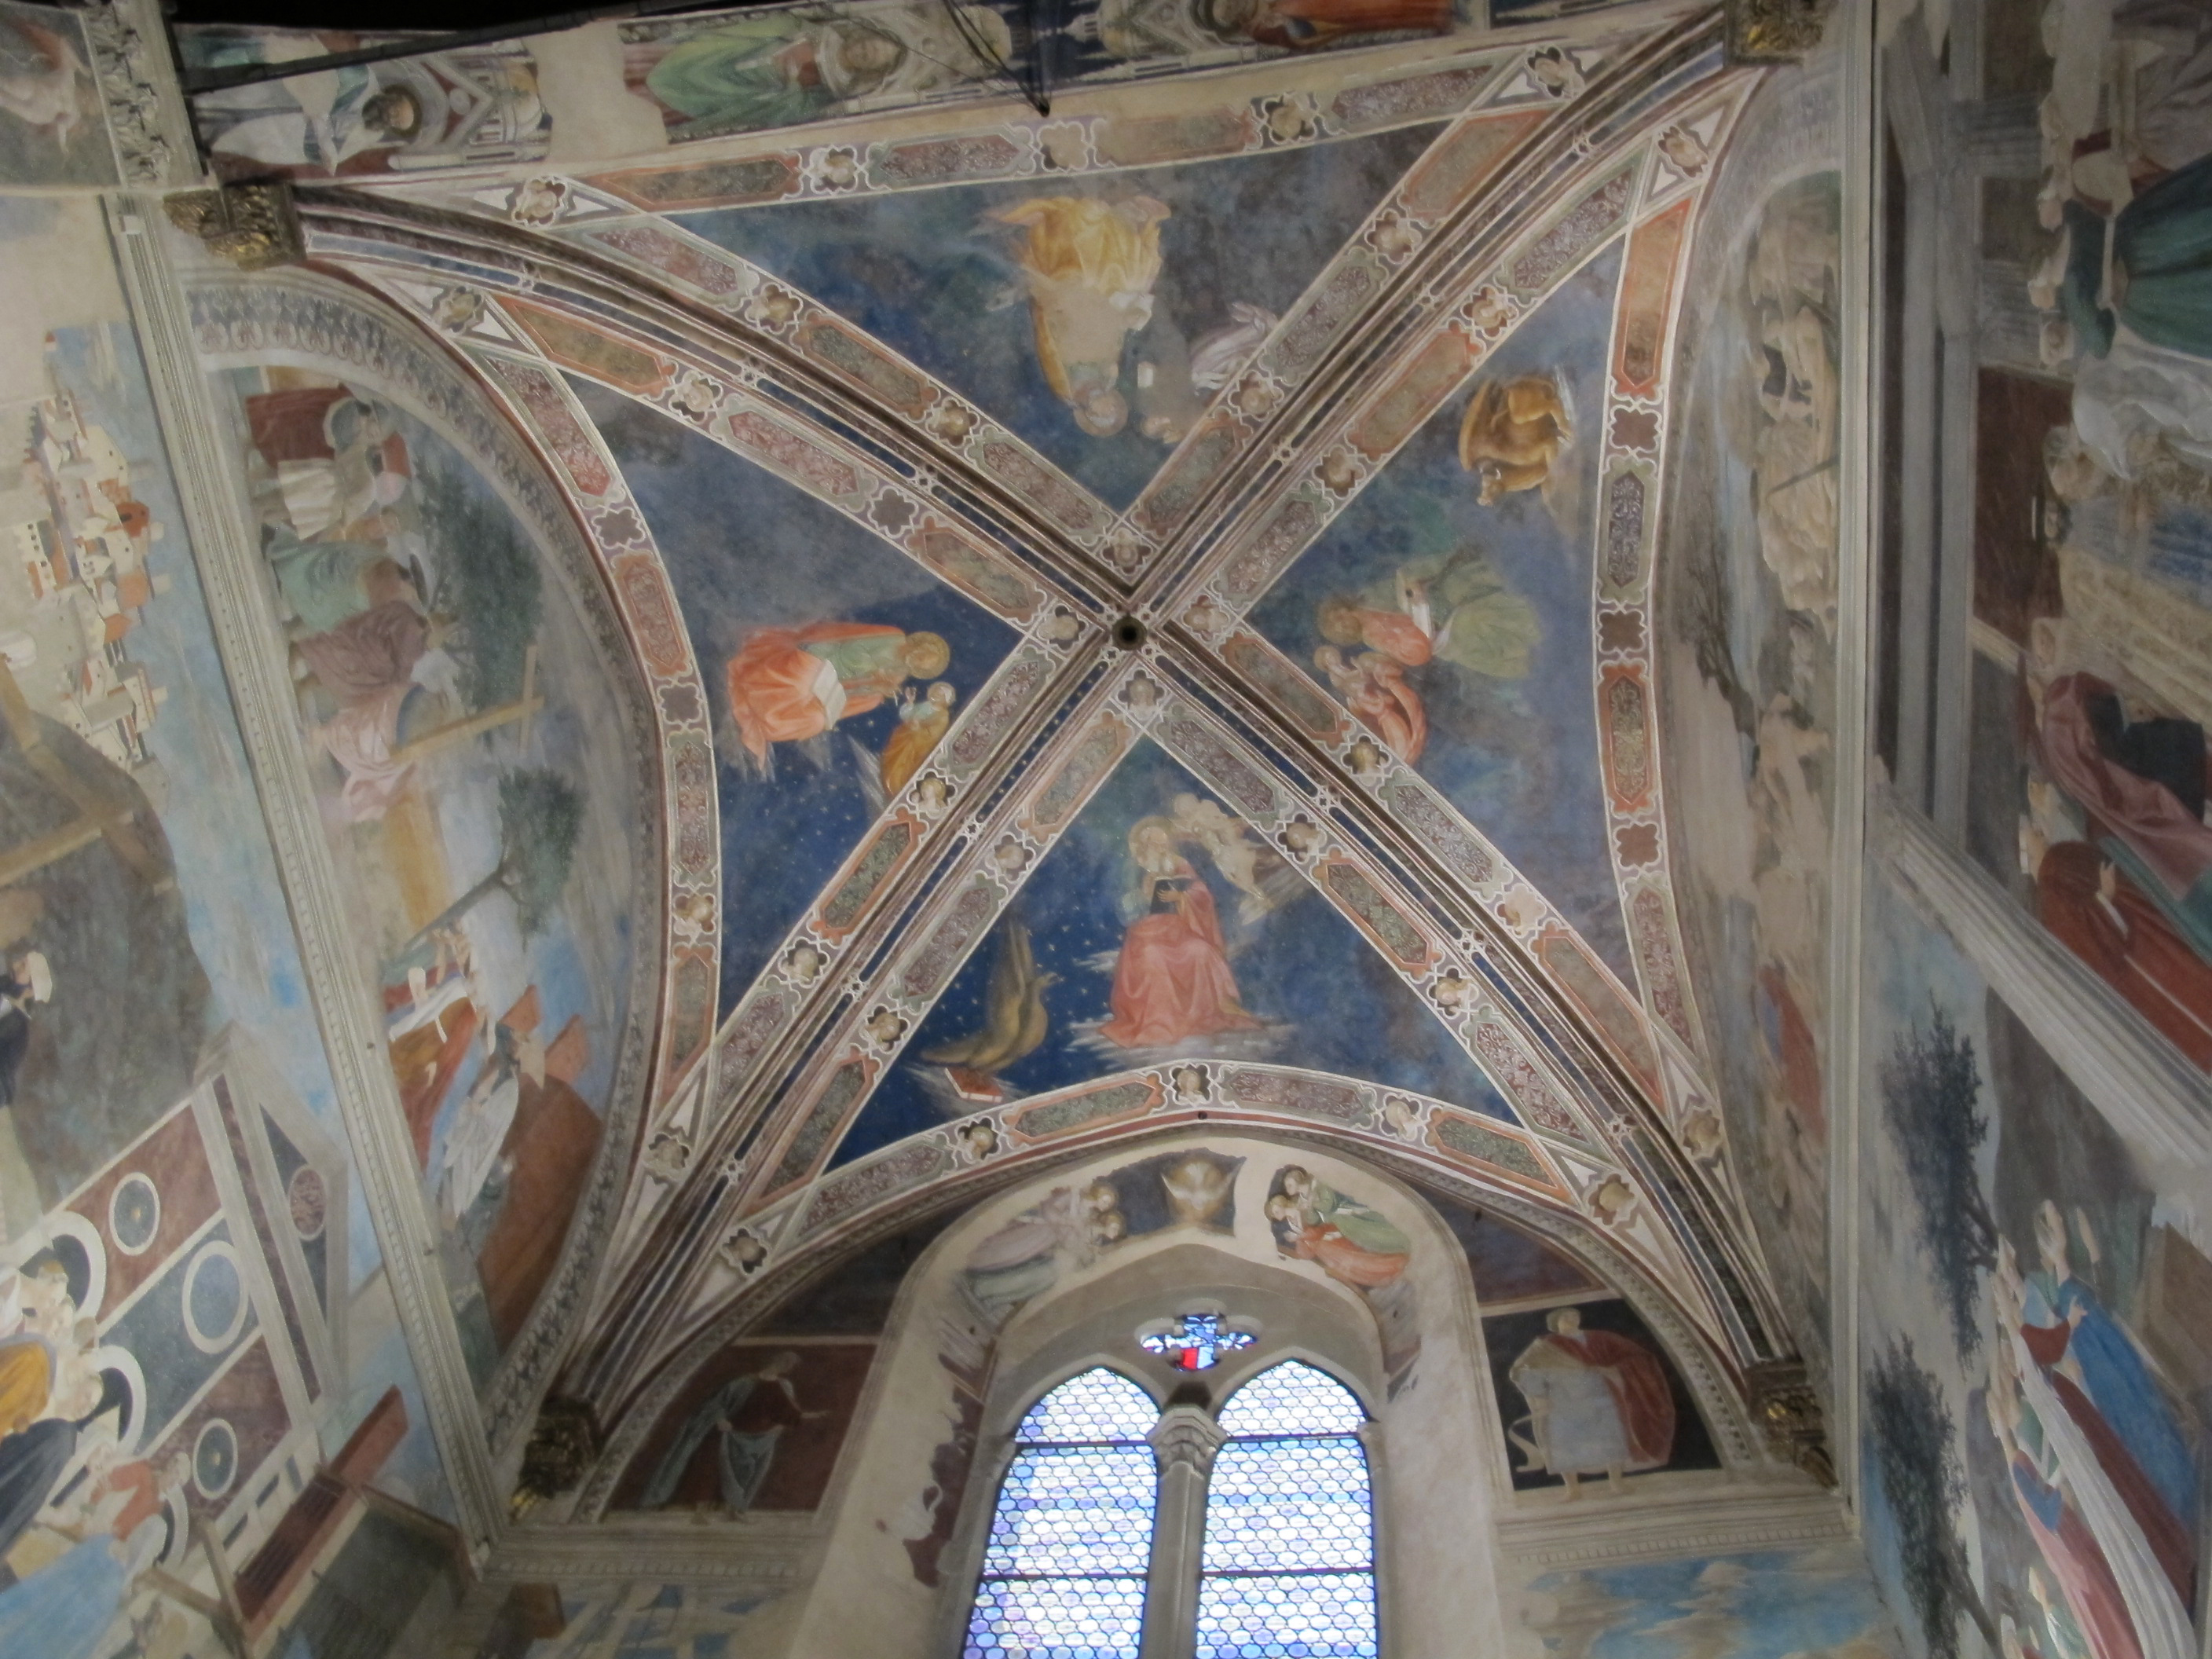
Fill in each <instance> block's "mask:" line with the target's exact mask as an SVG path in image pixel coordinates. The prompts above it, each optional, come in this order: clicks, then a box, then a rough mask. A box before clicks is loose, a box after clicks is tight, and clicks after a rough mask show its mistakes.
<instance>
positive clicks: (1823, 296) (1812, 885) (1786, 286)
mask: <svg viewBox="0 0 2212 1659" xmlns="http://www.w3.org/2000/svg"><path fill="white" fill-rule="evenodd" d="M1834 85H1835V83H1834V80H1833V77H1832V75H1831V76H1826V77H1822V78H1820V79H1818V80H1813V79H1810V78H1809V77H1793V78H1791V79H1788V80H1784V81H1781V82H1777V83H1776V84H1775V85H1774V86H1773V87H1772V88H1770V89H1769V91H1768V92H1767V93H1766V94H1764V95H1762V97H1761V98H1760V99H1759V100H1757V101H1755V102H1754V103H1753V106H1752V107H1751V109H1750V110H1749V111H1748V112H1747V114H1746V117H1745V120H1746V124H1747V131H1746V133H1745V135H1744V137H1743V139H1742V140H1740V142H1747V143H1754V144H1755V143H1760V142H1763V141H1764V140H1765V139H1766V138H1770V137H1771V139H1772V140H1773V141H1774V142H1775V143H1776V144H1777V145H1778V146H1779V145H1780V144H1781V143H1782V142H1783V140H1784V136H1785V135H1787V134H1788V133H1789V132H1790V130H1791V128H1792V127H1793V126H1795V125H1798V124H1808V125H1815V126H1816V127H1817V125H1818V124H1820V123H1821V122H1824V121H1825V120H1826V119H1828V118H1830V117H1832V112H1833V106H1834ZM1730 182H1731V184H1732V185H1734V186H1735V187H1736V188H1737V189H1738V190H1739V191H1740V194H1741V196H1742V197H1744V198H1745V199H1744V209H1745V210H1744V211H1743V213H1742V215H1741V220H1740V224H1741V229H1740V230H1739V231H1738V232H1737V233H1736V234H1733V235H1729V236H1717V237H1715V238H1713V239H1711V240H1710V241H1707V242H1704V243H1701V245H1700V246H1699V249H1698V251H1697V252H1696V253H1695V255H1694V256H1693V257H1694V258H1695V259H1696V261H1697V265H1696V266H1695V268H1693V270H1692V275H1691V277H1690V279H1689V282H1688V284H1687V289H1686V292H1687V293H1688V294H1690V295H1692V296H1711V297H1710V298H1709V299H1707V300H1706V301H1705V303H1704V304H1703V305H1702V306H1700V305H1699V304H1696V303H1694V302H1693V303H1692V307H1691V308H1690V312H1689V314H1688V315H1687V316H1686V319H1685V321H1684V325H1683V338H1682V344H1681V348H1680V349H1681V354H1682V358H1681V361H1682V364H1683V373H1684V374H1685V386H1686V396H1685V398H1684V401H1683V404H1682V408H1681V412H1680V414H1679V415H1678V416H1676V420H1677V422H1678V424H1677V426H1676V428H1675V433H1676V439H1675V441H1676V442H1677V443H1678V444H1679V445H1680V459H1679V461H1678V462H1677V463H1676V465H1675V469H1674V483H1673V485H1672V488H1673V491H1674V494H1673V498H1672V503H1671V506H1670V509H1669V513H1670V516H1669V519H1668V531H1667V535H1668V542H1667V547H1668V552H1669V556H1668V557H1667V558H1664V559H1662V561H1661V563H1660V568H1661V573H1662V591H1663V597H1662V605H1664V612H1663V615H1664V618H1665V620H1664V622H1663V623H1662V636H1661V637H1662V662H1661V671H1660V673H1659V689H1660V702H1661V707H1662V718H1663V719H1664V721H1665V728H1664V729H1665V731H1666V734H1667V737H1668V746H1667V750H1666V756H1667V762H1668V770H1669V775H1670V777H1671V778H1672V780H1673V784H1672V787H1671V790H1670V799H1673V800H1674V801H1675V802H1676V803H1678V804H1680V805H1682V807H1683V814H1684V816H1683V818H1682V820H1681V822H1680V825H1679V826H1678V829H1677V833H1676V835H1675V836H1674V846H1675V848H1677V850H1678V856H1679V863H1678V866H1677V872H1678V873H1677V885H1676V891H1677V893H1678V895H1680V897H1681V899H1682V901H1683V921H1684V928H1685V934H1686V945H1687V946H1688V948H1689V950H1690V951H1691V953H1692V959H1693V960H1694V961H1696V963H1698V965H1699V967H1700V968H1702V969H1704V970H1705V975H1706V976H1707V977H1706V979H1705V987H1704V997H1703V1006H1705V1011H1706V1013H1707V1017H1708V1018H1709V1020H1710V1021H1711V1024H1712V1025H1713V1027H1714V1030H1713V1033H1712V1035H1713V1036H1714V1037H1715V1038H1716V1042H1715V1043H1714V1047H1713V1054H1714V1058H1715V1062H1716V1064H1717V1066H1718V1067H1719V1068H1720V1072H1721V1076H1720V1079H1719V1081H1720V1083H1721V1084H1722V1085H1723V1086H1722V1088H1721V1091H1720V1093H1721V1097H1722V1099H1723V1101H1724V1102H1725V1103H1726V1105H1727V1108H1728V1111H1729V1121H1728V1127H1729V1134H1730V1136H1731V1139H1732V1142H1733V1144H1734V1146H1735V1147H1736V1148H1737V1149H1738V1150H1739V1151H1740V1152H1748V1153H1755V1155H1756V1157H1757V1159H1758V1164H1759V1168H1760V1170H1761V1172H1762V1173H1761V1176H1760V1178H1759V1181H1758V1182H1756V1184H1755V1186H1754V1187H1753V1189H1752V1190H1751V1191H1750V1192H1749V1193H1748V1194H1747V1196H1748V1198H1749V1200H1750V1202H1751V1203H1752V1204H1753V1206H1755V1208H1756V1212H1757V1213H1758V1215H1759V1220H1760V1223H1761V1225H1762V1227H1763V1229H1764V1230H1765V1233H1766V1235H1767V1237H1768V1238H1769V1239H1770V1240H1771V1253H1772V1257H1773V1260H1774V1261H1775V1266H1776V1269H1777V1272H1778V1273H1779V1274H1781V1275H1782V1276H1783V1278H1784V1281H1785V1284H1784V1288H1785V1293H1786V1294H1787V1295H1788V1296H1789V1297H1790V1301H1791V1302H1792V1303H1793V1304H1796V1306H1798V1307H1801V1308H1802V1309H1803V1310H1804V1312H1805V1318H1804V1320H1803V1321H1802V1328H1803V1329H1804V1330H1805V1332H1806V1333H1807V1334H1806V1335H1805V1336H1804V1337H1803V1339H1802V1340H1804V1341H1805V1343H1806V1345H1807V1346H1808V1349H1809V1350H1811V1351H1813V1352H1815V1353H1824V1352H1826V1338H1825V1336H1824V1335H1823V1332H1824V1331H1825V1329H1826V1322H1827V1317H1828V1312H1827V1299H1826V1294H1827V1293H1826V1276H1827V1213H1828V1211H1827V1185H1828V1164H1827V1107H1826V1101H1825V1098H1824V1091H1825V1088H1826V1074H1827V1069H1828V1068H1827V1056H1826V1023H1827V1020H1828V1018H1829V1012H1830V1008H1831V1006H1832V1000H1831V998H1830V996H1829V992H1828V984H1827V977H1828V976H1827V969H1826V951H1827V948H1828V940H1829V936H1830V929H1829V927H1828V925H1827V918H1828V900H1827V883H1828V880H1829V866H1830V857H1829V848H1830V841H1831V823H1832V817H1833V815H1834V810H1835V807H1834V801H1833V799H1832V796H1833V778H1834V774H1835V757H1834V754H1833V751H1832V732H1833V730H1834V726H1835V706H1836V684H1835V644H1836V635H1837V627H1838V622H1837V614H1836V604H1837V601H1836V526H1837V507H1838V499H1839V496H1838V475H1837V456H1838V441H1839V438H1840V435H1841V424H1840V422H1841V416H1842V413H1843V410H1842V406H1841V401H1840V398H1839V395H1838V381H1837V378H1836V361H1837V349H1838V324H1839V319H1838V295H1839V292H1840V290H1839V287H1838V282H1839V277H1838V258H1839V257H1840V255H1839V249H1840V242H1839V240H1838V231H1839V227H1840V224H1841V213H1842V199H1841V180H1840V178H1839V176H1838V174H1836V173H1832V172H1827V171H1815V172H1811V173H1808V174H1806V175H1805V176H1803V177H1800V178H1796V179H1789V180H1788V181H1786V182H1783V183H1779V184H1775V183H1771V182H1769V181H1767V180H1765V179H1761V180H1759V181H1757V183H1758V185H1759V186H1760V187H1761V188H1760V193H1759V194H1757V195H1753V194H1752V192H1751V191H1750V190H1748V189H1745V188H1744V186H1745V185H1747V182H1749V181H1747V180H1745V179H1742V178H1741V177H1738V178H1736V179H1733V180H1731V181H1730ZM1746 501H1748V502H1749V503H1750V505H1751V510H1749V511H1746V510H1743V507H1742V504H1743V503H1744V502H1746Z"/></svg>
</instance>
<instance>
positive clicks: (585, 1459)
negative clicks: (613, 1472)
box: [508, 1395, 600, 1519]
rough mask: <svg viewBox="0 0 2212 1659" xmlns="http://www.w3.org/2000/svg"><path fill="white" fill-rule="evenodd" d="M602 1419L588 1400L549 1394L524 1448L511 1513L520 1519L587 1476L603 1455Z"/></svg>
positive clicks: (509, 1511)
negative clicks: (600, 1434) (600, 1423)
mask: <svg viewBox="0 0 2212 1659" xmlns="http://www.w3.org/2000/svg"><path fill="white" fill-rule="evenodd" d="M599 1449H600V1439H599V1416H598V1413H595V1412H593V1411H592V1406H591V1402H590V1401H587V1400H574V1399H570V1398H568V1397H566V1396H563V1395H547V1396H546V1398H545V1401H544V1403H543V1404H541V1405H540V1406H539V1407H538V1421H537V1422H536V1423H534V1424H532V1425H531V1430H530V1440H529V1443H528V1444H526V1446H524V1447H523V1449H522V1473H521V1474H520V1477H519V1478H518V1479H517V1480H516V1481H515V1486H514V1496H513V1499H512V1500H511V1501H510V1503H509V1504H508V1513H509V1514H511V1515H513V1516H515V1517H516V1518H517V1519H520V1517H521V1516H524V1515H526V1514H527V1513H529V1511H530V1510H532V1509H534V1508H535V1507H536V1506H537V1505H538V1504H541V1503H543V1502H544V1501H545V1500H546V1499H547V1498H558V1497H559V1496H561V1494H562V1493H563V1492H568V1491H569V1490H571V1489H572V1488H573V1487H574V1486H575V1485H576V1484H577V1482H579V1481H580V1480H582V1479H583V1478H584V1474H585V1472H586V1470H588V1469H589V1468H591V1467H592V1462H593V1460H595V1459H596V1458H597V1457H598V1456H599Z"/></svg>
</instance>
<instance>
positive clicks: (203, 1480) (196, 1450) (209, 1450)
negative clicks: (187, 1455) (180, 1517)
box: [192, 1417, 238, 1498]
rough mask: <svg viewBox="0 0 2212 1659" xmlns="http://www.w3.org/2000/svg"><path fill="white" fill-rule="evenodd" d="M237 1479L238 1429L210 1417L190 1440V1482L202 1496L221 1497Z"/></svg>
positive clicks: (218, 1418)
mask: <svg viewBox="0 0 2212 1659" xmlns="http://www.w3.org/2000/svg"><path fill="white" fill-rule="evenodd" d="M237 1479H238V1431H237V1430H235V1429H234V1428H232V1427H231V1426H230V1425H229V1424H228V1423H226V1422H224V1421H223V1420H222V1419H221V1418H220V1417H211V1418H210V1419H208V1420H207V1421H206V1422H205V1423H203V1424H202V1425H200V1431H199V1433H198V1434H197V1436H195V1437H193V1440H192V1484H193V1485H194V1486H197V1487H198V1488H199V1489H200V1496H201V1497H203V1498H220V1497H222V1495H223V1493H225V1492H228V1491H229V1490H230V1483H231V1482H232V1481H234V1480H237Z"/></svg>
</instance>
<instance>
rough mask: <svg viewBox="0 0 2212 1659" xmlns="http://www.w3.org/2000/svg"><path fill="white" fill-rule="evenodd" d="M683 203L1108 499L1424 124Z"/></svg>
mask: <svg viewBox="0 0 2212 1659" xmlns="http://www.w3.org/2000/svg"><path fill="white" fill-rule="evenodd" d="M1435 132H1436V129H1435V128H1433V127H1421V128H1407V129H1405V130H1403V131H1397V132H1389V133H1383V134H1379V135H1376V136H1375V137H1366V138H1357V139H1348V140H1346V141H1344V142H1342V143H1333V144H1316V145H1313V146H1310V147H1308V148H1304V149H1285V150H1277V151H1273V152H1270V153H1268V154H1265V155H1255V156H1249V157H1239V158H1237V159H1234V160H1229V161H1198V162H1193V163H1191V164H1189V165H1188V166H1184V167H1153V168H1137V169H1134V170H1133V171H1129V172H1126V173H1113V174H1111V175H1107V176H1103V177H1091V178H1075V177H1070V178H1067V179H1065V180H1063V181H1060V182H1057V183H1054V184H1051V185H1044V184H1040V183H1037V182H1035V181H1028V182H1021V183H1015V184H1006V185H962V186H958V187H956V188H953V189H949V190H930V191H907V192H904V193H902V194H897V195H891V196H883V197H869V198H867V199H865V200H854V201H849V202H807V203H799V204H786V205H778V206H771V207H766V208H758V209H741V210H727V211H722V212H715V213H702V214H696V215H690V216H686V218H685V223H686V225H687V228H690V229H692V230H694V231H696V232H697V233H698V234H701V235H702V236H704V237H706V238H708V240H712V241H714V242H717V243H719V244H720V245H721V246H724V247H726V248H728V249H729V250H730V251H731V252H734V253H738V254H740V255H742V256H743V257H744V258H747V259H750V260H751V261H752V262H753V263H755V264H758V265H760V266H761V267H763V269H764V270H770V271H773V272H775V274H776V275H778V276H783V277H785V278H787V280H788V281H790V282H792V283H795V284H796V285H797V286H798V287H799V288H800V289H804V290H805V292H807V293H808V294H811V295H813V296H814V297H815V298H816V299H817V300H819V301H821V302H822V303H823V305H825V306H827V307H829V308H830V309H831V310H833V311H836V312H837V313H840V314H841V315H842V316H844V317H847V318H849V319H851V320H852V321H853V322H854V323H856V324H858V325H860V327H862V328H864V329H866V331H868V332H869V333H870V334H872V335H873V336H874V337H876V338H877V339H878V340H881V341H883V342H884V343H885V344H887V345H890V346H891V347H893V348H894V349H896V350H898V351H900V352H902V353H903V354H904V355H905V356H907V357H908V359H910V360H911V361H912V362H915V363H916V364H917V365H919V366H920V367H921V368H924V369H927V371H929V372H930V373H931V374H934V375H936V376H937V377H938V378H939V379H940V380H943V381H944V382H945V384H946V385H948V386H951V387H952V388H953V389H954V390H956V391H957V392H962V393H963V394H964V395H966V396H968V397H969V398H974V399H975V402H976V403H977V404H979V405H980V406H981V408H982V409H983V410H985V411H986V412H987V413H988V414H989V415H991V416H993V417H994V419H997V420H1000V421H1003V422H1006V425H1007V427H1008V428H1011V429H1012V430H1013V431H1014V432H1016V433H1018V434H1019V435H1021V436H1022V437H1023V438H1024V439H1026V440H1028V441H1030V443H1032V444H1034V445H1036V447H1037V450H1038V451H1039V453H1042V454H1043V455H1044V456H1046V457H1047V458H1048V459H1050V460H1052V461H1054V463H1056V464H1057V465H1060V467H1062V468H1064V469H1065V470H1066V471H1067V473H1068V474H1069V476H1070V477H1073V478H1075V479H1076V480H1078V481H1079V483H1083V484H1085V485H1086V486H1088V487H1089V488H1090V489H1092V490H1094V491H1096V492H1097V494H1098V495H1101V496H1102V497H1103V498H1104V499H1105V500H1106V501H1108V502H1109V503H1110V504H1112V505H1114V506H1117V507H1118V506H1123V505H1126V504H1127V503H1128V502H1129V501H1133V499H1135V497H1136V495H1137V493H1138V491H1139V490H1140V489H1143V487H1144V486H1145V484H1146V483H1148V482H1150V480H1151V478H1152V475H1153V474H1154V473H1155V472H1157V471H1158V470H1159V468H1160V465H1161V463H1162V462H1164V460H1165V459H1167V455H1168V451H1169V449H1170V447H1171V446H1172V445H1173V444H1174V443H1175V442H1176V441H1177V440H1179V439H1180V438H1181V437H1182V435H1183V434H1184V433H1185V432H1186V431H1188V429H1189V428H1190V426H1191V424H1192V422H1194V420H1195V419H1196V417H1197V415H1198V413H1199V411H1200V410H1201V409H1202V408H1203V407H1204V406H1205V404H1206V402H1207V401H1208V400H1209V399H1210V398H1212V396H1213V394H1214V392H1216V391H1217V390H1218V388H1220V387H1221V386H1225V385H1227V384H1228V383H1229V381H1230V380H1232V379H1234V378H1235V376H1236V374H1237V371H1238V370H1239V369H1241V368H1243V365H1244V363H1245V362H1247V361H1249V358H1250V357H1251V356H1252V355H1253V353H1255V351H1257V350H1258V349H1259V347H1260V343H1261V341H1262V340H1263V339H1264V338H1265V337H1266V336H1267V330H1268V329H1270V328H1271V327H1273V325H1274V322H1275V319H1277V318H1278V317H1279V316H1280V315H1281V314H1282V313H1284V312H1285V311H1287V310H1289V309H1290V308H1291V306H1292V305H1293V304H1294V303H1295V302H1296V301H1297V298H1298V296H1299V295H1301V294H1302V293H1304V290H1305V287H1306V284H1307V283H1310V281H1311V280H1312V279H1313V278H1314V277H1315V276H1317V275H1318V274H1319V273H1320V271H1321V270H1322V266H1323V265H1324V264H1327V263H1328V259H1329V258H1330V256H1331V255H1333V254H1334V252H1336V251H1337V249H1338V248H1339V247H1340V246H1342V245H1343V243H1344V242H1345V241H1346V239H1348V238H1349V237H1350V236H1351V235H1352V233H1353V232H1354V231H1355V230H1357V229H1358V227H1359V223H1360V222H1361V221H1362V220H1363V219H1364V217H1365V216H1366V215H1367V213H1368V211H1369V210H1370V209H1371V208H1372V207H1373V206H1374V205H1375V204H1376V202H1377V201H1378V200H1380V199H1381V198H1382V197H1383V192H1384V191H1387V190H1389V187H1390V186H1391V185H1393V184H1394V183H1395V182H1396V181H1397V179H1398V178H1399V177H1400V175H1401V174H1402V173H1404V172H1405V171H1406V169H1407V167H1409V166H1411V165H1412V163H1413V161H1414V159H1415V158H1416V157H1418V156H1419V155H1420V154H1421V152H1422V150H1423V149H1425V147H1426V145H1427V143H1428V142H1429V140H1430V139H1431V137H1434V136H1435Z"/></svg>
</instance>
